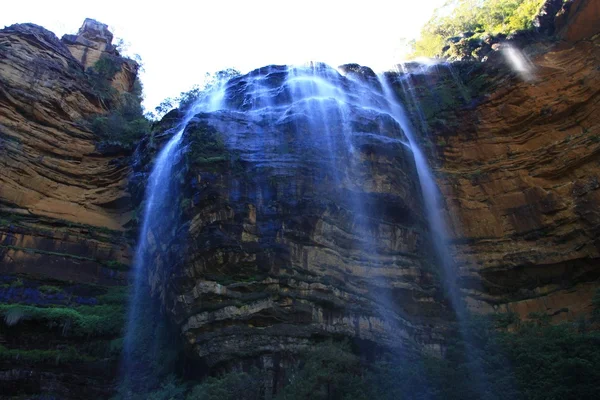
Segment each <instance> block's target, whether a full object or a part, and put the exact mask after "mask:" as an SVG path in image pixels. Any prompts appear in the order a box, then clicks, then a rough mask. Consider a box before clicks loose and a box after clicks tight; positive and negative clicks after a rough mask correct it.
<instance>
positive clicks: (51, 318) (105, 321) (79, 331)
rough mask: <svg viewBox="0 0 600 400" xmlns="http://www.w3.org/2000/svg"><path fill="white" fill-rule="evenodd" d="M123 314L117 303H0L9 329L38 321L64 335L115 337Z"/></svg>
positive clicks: (121, 323) (0, 308) (121, 322)
mask: <svg viewBox="0 0 600 400" xmlns="http://www.w3.org/2000/svg"><path fill="white" fill-rule="evenodd" d="M124 314H125V310H124V307H123V306H122V305H117V304H106V305H98V306H77V307H38V306H30V305H24V304H0V315H2V316H3V317H4V322H5V323H6V324H7V325H8V326H13V325H16V324H18V323H20V322H23V321H39V322H44V323H46V325H47V326H48V327H49V328H58V329H60V330H61V331H62V333H63V335H64V336H79V337H89V336H106V335H118V334H120V333H121V330H122V328H123V324H124V316H125V315H124Z"/></svg>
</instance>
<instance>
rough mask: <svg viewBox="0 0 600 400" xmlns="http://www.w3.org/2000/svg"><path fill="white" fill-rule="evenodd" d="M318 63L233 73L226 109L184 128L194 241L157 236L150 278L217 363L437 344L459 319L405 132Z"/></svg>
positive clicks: (192, 347) (185, 211)
mask: <svg viewBox="0 0 600 400" xmlns="http://www.w3.org/2000/svg"><path fill="white" fill-rule="evenodd" d="M311 71H312V72H309V73H308V75H305V72H306V71H301V72H298V70H295V69H291V68H288V67H278V66H273V67H268V68H263V69H260V70H256V71H254V72H251V73H250V74H248V75H246V76H242V77H239V78H235V79H232V80H231V81H230V82H229V83H228V84H227V88H226V90H225V91H224V96H223V103H222V104H223V106H222V108H223V109H221V110H220V111H215V112H203V113H199V114H197V115H196V116H195V117H194V118H193V119H192V120H191V121H190V123H189V124H188V126H187V128H186V130H185V131H184V146H186V149H187V152H186V154H185V156H184V161H182V163H181V165H180V166H178V170H179V172H178V174H180V177H181V178H180V179H181V183H182V186H181V188H182V191H183V195H182V197H181V199H180V200H179V201H180V205H181V207H182V210H181V212H182V215H183V217H182V218H181V220H182V221H184V222H183V226H182V228H181V230H180V231H179V232H177V234H176V236H177V237H178V238H179V239H177V240H175V241H176V242H177V243H179V244H178V245H177V246H175V248H176V249H177V250H175V251H176V252H171V253H170V256H165V255H161V254H160V253H161V252H160V249H161V248H162V249H165V248H167V242H164V241H162V238H161V235H153V240H155V242H156V246H155V248H156V252H157V261H156V262H155V263H154V265H153V268H154V273H151V274H150V275H151V276H152V278H151V279H152V280H153V281H154V282H157V284H156V285H155V289H156V291H157V292H158V294H159V295H160V297H161V298H162V299H163V301H164V305H165V308H166V309H167V312H168V314H169V315H170V316H171V318H173V320H174V321H175V322H176V323H177V324H178V325H179V326H180V327H181V332H182V334H183V335H184V337H185V339H186V342H187V348H188V350H187V351H188V352H189V354H190V355H191V356H192V357H193V358H197V359H201V360H202V361H203V362H204V363H205V364H206V365H207V366H210V367H214V368H216V367H218V366H223V365H228V364H232V363H233V364H235V363H239V362H241V361H242V360H245V359H255V360H262V359H264V358H265V357H266V358H267V359H269V360H271V361H269V362H270V363H273V362H274V361H273V360H274V359H278V360H280V362H279V364H278V362H275V364H276V367H274V368H275V369H277V368H279V367H277V365H279V366H280V367H281V366H282V365H283V364H284V363H285V362H284V360H285V356H286V355H288V356H289V355H290V354H297V353H298V352H300V351H302V350H306V349H307V348H308V347H310V346H312V345H313V344H314V343H316V342H318V341H320V340H324V339H325V338H328V337H337V338H344V337H346V338H352V339H357V340H363V341H366V342H369V343H371V345H372V346H382V347H388V348H410V349H412V350H415V349H424V348H429V349H432V350H433V351H435V350H436V349H438V348H439V343H440V340H441V338H442V332H443V331H444V330H445V329H446V327H447V321H448V320H451V319H452V313H451V312H450V311H449V310H448V309H447V305H446V304H445V300H444V298H443V294H442V290H441V288H440V287H439V282H438V279H437V277H436V274H435V271H434V268H433V267H432V265H431V259H430V254H428V252H427V249H428V240H429V239H428V234H427V228H426V226H427V225H426V222H425V221H424V217H423V211H422V208H421V202H420V201H419V196H420V194H419V193H420V189H419V184H418V180H417V175H416V171H415V166H414V161H413V158H412V154H411V152H410V150H409V149H408V148H407V146H406V145H405V143H404V142H405V140H406V139H405V137H404V135H403V132H402V130H401V129H400V127H399V126H398V124H397V122H396V121H394V120H393V119H392V118H391V117H390V115H389V114H388V113H386V112H383V111H382V110H377V109H369V108H367V107H364V105H361V104H364V103H360V101H359V97H360V96H363V95H366V93H367V92H368V93H373V92H372V89H370V88H365V87H364V86H361V85H362V84H358V83H356V82H354V81H352V80H350V79H348V78H344V77H342V76H341V75H339V74H338V73H337V72H336V71H335V70H332V69H330V68H329V67H325V66H316V67H314V69H312V70H311ZM294 74H297V75H298V76H294ZM299 82H302V83H299ZM307 82H308V83H307ZM296 85H304V86H301V87H300V86H296ZM334 87H335V90H333V88H334ZM360 88H362V89H360ZM330 89H331V90H332V92H331V93H329V94H328V95H325V94H324V92H323V91H327V90H330ZM340 90H341V91H342V92H343V93H338V92H337V91H340ZM359 90H360V91H363V92H357V91H359ZM300 92H301V93H302V94H301V95H299V94H298V93H300ZM307 93H308V94H307ZM374 93H375V95H376V97H377V96H379V95H377V93H376V92H374ZM342 95H343V96H342ZM371 95H373V94H371ZM344 96H347V97H344ZM342 97H343V98H344V99H345V100H344V101H343V102H342V101H341V100H340V99H341V98H342ZM376 101H381V99H374V100H373V102H375V103H376ZM381 106H382V107H383V105H382V104H381ZM315 114H316V115H315ZM175 179H177V178H175ZM171 243H173V242H171ZM169 246H172V244H169ZM165 258H169V259H177V261H176V264H175V265H174V266H173V265H169V263H167V262H163V260H164V259H165ZM157 277H159V278H157ZM263 361H264V360H263ZM263 361H261V362H263Z"/></svg>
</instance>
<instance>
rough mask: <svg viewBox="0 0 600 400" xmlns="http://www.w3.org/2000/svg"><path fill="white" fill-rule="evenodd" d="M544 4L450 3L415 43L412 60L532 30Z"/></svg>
mask: <svg viewBox="0 0 600 400" xmlns="http://www.w3.org/2000/svg"><path fill="white" fill-rule="evenodd" d="M544 2H545V0H449V1H448V2H446V3H445V4H444V6H442V7H440V8H438V9H437V10H435V12H434V14H433V16H432V18H431V19H430V20H429V22H427V24H425V26H424V27H423V29H422V31H421V37H420V39H419V40H417V41H416V42H415V43H414V53H413V57H436V56H440V55H441V54H442V52H443V49H444V47H445V46H446V45H448V44H449V43H450V44H458V43H459V42H460V41H461V36H462V38H464V40H466V41H470V42H473V41H479V40H480V39H482V38H483V37H485V36H487V35H497V34H510V33H513V32H515V31H519V30H525V29H530V28H532V27H533V19H534V18H535V16H536V15H537V14H538V12H539V10H540V7H541V6H542V5H543V4H544Z"/></svg>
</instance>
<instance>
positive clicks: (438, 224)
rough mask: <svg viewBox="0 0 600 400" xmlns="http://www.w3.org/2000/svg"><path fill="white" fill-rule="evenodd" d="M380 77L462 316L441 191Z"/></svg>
mask: <svg viewBox="0 0 600 400" xmlns="http://www.w3.org/2000/svg"><path fill="white" fill-rule="evenodd" d="M378 78H379V82H380V84H381V88H382V90H383V95H384V97H385V99H386V101H387V104H388V107H389V109H390V112H391V114H392V116H393V117H394V119H396V121H397V122H398V124H399V125H400V126H401V127H402V130H403V131H404V134H405V135H406V138H407V139H408V142H409V145H410V148H411V150H412V153H413V156H414V159H415V165H416V168H417V174H418V176H419V183H420V185H421V193H422V196H423V203H424V205H425V213H426V217H427V223H428V225H429V229H430V232H431V239H432V243H433V246H434V251H435V254H436V256H437V259H438V263H439V265H440V266H441V267H442V274H443V279H444V287H445V289H446V292H447V295H448V296H449V298H450V301H451V303H452V306H453V308H454V310H455V311H456V312H457V313H462V302H461V299H460V294H459V291H458V287H457V286H456V281H455V276H456V269H455V265H454V262H453V259H452V256H451V254H450V252H449V251H448V245H447V237H448V228H447V226H446V220H445V218H444V213H443V211H442V210H443V206H442V203H441V198H440V192H439V189H438V187H437V184H436V182H435V178H434V177H433V174H432V172H431V169H430V168H429V164H428V162H427V159H426V158H425V156H424V155H423V152H422V151H421V148H420V147H419V143H418V141H417V138H416V137H415V133H414V132H415V130H414V128H413V126H412V123H411V121H410V119H409V118H408V115H407V114H406V111H405V110H404V108H403V107H402V105H401V104H400V103H399V102H398V101H397V100H396V96H395V94H394V91H393V89H392V87H391V86H390V84H389V82H388V81H387V79H385V76H383V75H378Z"/></svg>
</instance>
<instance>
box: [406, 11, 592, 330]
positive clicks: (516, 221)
mask: <svg viewBox="0 0 600 400" xmlns="http://www.w3.org/2000/svg"><path fill="white" fill-rule="evenodd" d="M567 6H570V8H569V7H566V10H563V11H562V13H561V14H559V16H558V17H557V18H556V20H554V19H552V23H556V29H554V30H555V31H557V32H558V36H557V37H555V38H553V39H550V38H547V39H545V40H540V39H539V38H538V39H537V40H536V41H535V42H531V40H529V41H528V40H527V39H519V38H516V39H515V40H514V41H513V42H512V46H514V48H519V47H520V48H521V49H522V54H523V56H522V57H523V59H524V60H527V63H529V64H530V72H529V73H528V74H526V75H523V73H519V72H517V71H515V70H513V69H511V68H510V66H511V61H510V58H509V57H508V54H507V53H506V52H505V53H504V55H502V52H503V50H499V51H498V52H492V54H490V55H489V57H490V60H489V61H488V62H486V63H481V64H474V63H457V64H454V65H450V66H449V67H447V68H446V67H444V66H442V67H441V68H440V69H439V70H438V71H439V74H437V76H431V75H423V74H419V73H418V72H417V73H415V74H413V75H412V76H410V77H409V76H408V75H405V76H404V77H402V78H401V79H400V81H405V82H412V84H413V85H415V88H416V89H415V90H414V91H413V94H414V96H415V97H416V98H417V99H418V100H419V102H418V103H419V104H420V106H421V107H422V110H421V114H422V115H424V120H425V121H424V122H425V125H426V128H425V129H426V130H427V131H428V138H427V140H426V142H428V143H429V146H430V155H431V157H432V159H437V160H438V161H437V171H436V172H437V179H438V183H439V185H440V188H441V191H442V193H443V197H444V199H445V204H446V212H447V216H448V219H449V223H450V225H451V230H452V234H451V236H452V245H451V247H452V253H453V256H454V258H455V259H456V261H457V263H458V265H459V269H460V274H459V275H460V276H459V277H457V279H458V282H459V283H458V284H459V286H460V287H461V288H462V293H463V295H464V296H465V298H466V299H467V301H468V303H469V305H470V307H471V309H472V310H474V311H476V312H480V313H490V312H492V313H493V312H506V311H514V312H516V313H518V314H519V315H520V316H521V318H523V319H527V318H528V316H529V315H530V314H531V313H537V314H540V313H541V314H547V315H549V316H551V317H552V320H553V321H555V322H559V321H565V320H570V321H573V320H576V319H577V318H580V317H581V316H583V315H589V314H590V313H591V311H592V297H593V295H594V293H595V291H596V290H597V288H598V278H599V277H600V269H599V268H598V265H599V256H600V253H599V251H600V247H599V246H598V245H599V242H598V233H599V231H598V227H599V226H600V225H599V223H600V220H599V218H600V214H599V213H598V206H599V203H598V201H599V199H600V197H599V196H600V192H599V191H598V187H599V186H598V184H597V180H598V161H599V157H600V130H599V121H598V113H597V112H596V111H597V110H598V107H599V102H600V97H599V94H600V70H599V69H598V65H599V61H600V53H599V51H598V45H599V44H600V37H599V35H598V33H599V29H598V24H595V23H590V19H593V18H597V17H598V11H597V7H598V2H595V1H587V2H586V1H575V2H572V4H568V5H567ZM510 43H511V42H510V41H508V42H506V43H505V44H504V45H503V46H504V48H505V49H506V48H508V46H509V45H510ZM504 51H506V50H504ZM493 53H495V54H493ZM517 56H519V53H517ZM432 75H436V74H435V73H434V74H432ZM449 96H450V97H451V99H450V100H447V101H445V100H444V99H448V98H449ZM404 97H405V98H406V97H409V96H404ZM440 99H441V100H440ZM406 100H407V101H409V102H410V99H406ZM416 123H417V124H419V123H420V122H419V121H416Z"/></svg>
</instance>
